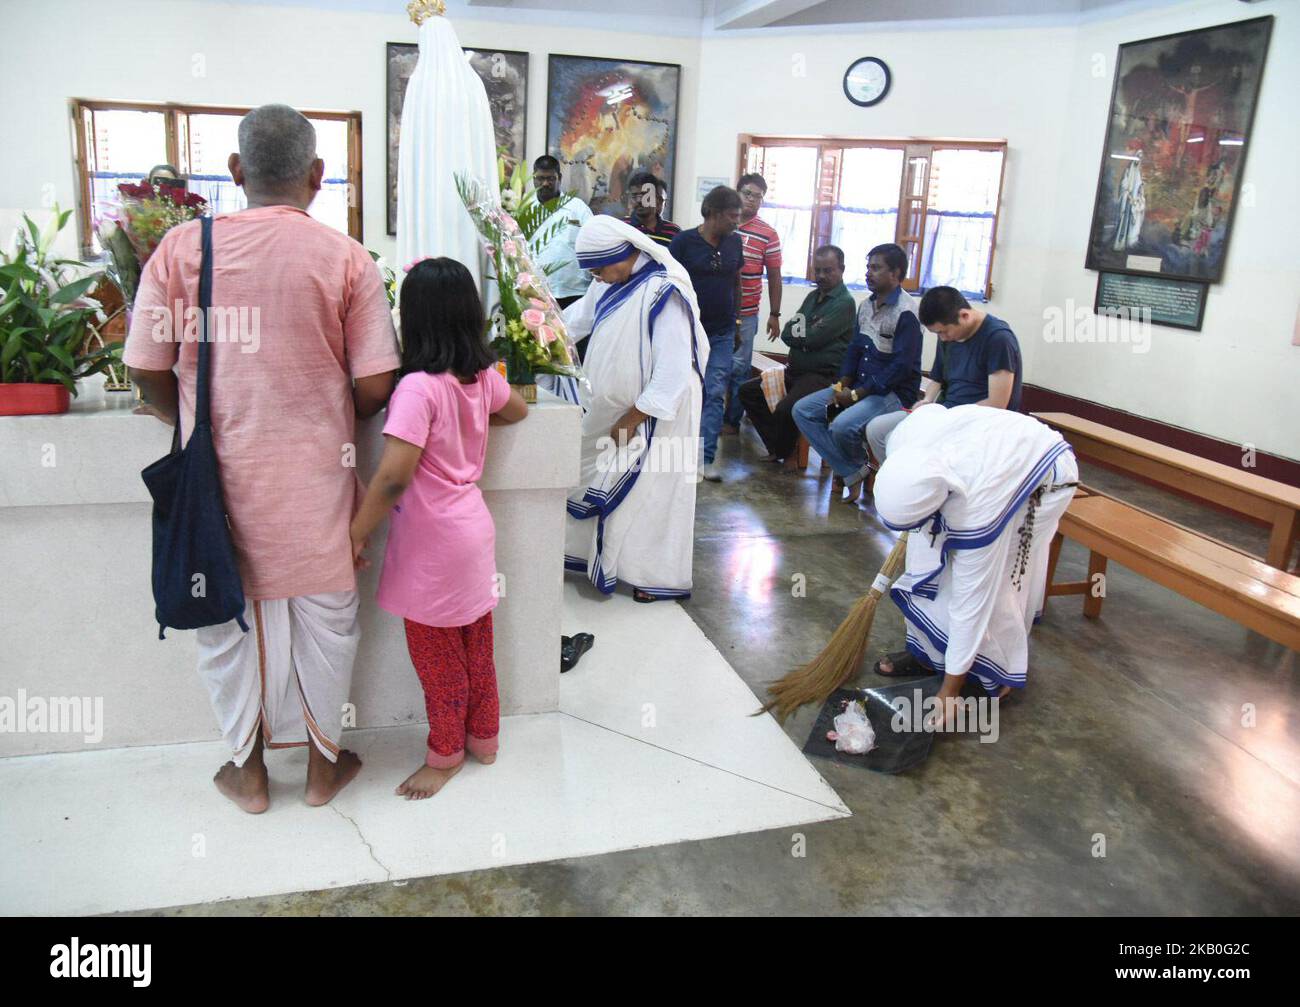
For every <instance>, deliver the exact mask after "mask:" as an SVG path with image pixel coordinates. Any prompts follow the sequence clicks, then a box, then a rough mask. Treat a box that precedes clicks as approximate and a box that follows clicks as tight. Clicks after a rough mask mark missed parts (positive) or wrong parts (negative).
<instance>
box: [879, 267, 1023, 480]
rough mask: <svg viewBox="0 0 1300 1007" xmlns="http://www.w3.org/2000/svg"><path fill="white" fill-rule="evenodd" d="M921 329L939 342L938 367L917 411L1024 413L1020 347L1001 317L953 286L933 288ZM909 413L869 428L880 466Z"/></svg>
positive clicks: (884, 418) (923, 308)
mask: <svg viewBox="0 0 1300 1007" xmlns="http://www.w3.org/2000/svg"><path fill="white" fill-rule="evenodd" d="M919 314H920V317H921V324H922V325H924V326H925V327H926V328H927V329H929V330H930V331H931V332H933V333H934V334H935V335H937V336H938V337H939V346H938V347H937V349H936V350H935V354H934V367H932V368H931V369H930V377H929V380H928V381H927V382H926V386H925V394H924V395H922V396H921V399H920V400H919V401H918V402H917V406H918V407H919V406H922V405H926V404H928V403H931V402H938V401H940V395H941V394H942V402H941V404H942V405H945V406H948V407H949V408H952V407H953V406H967V405H979V406H992V407H993V408H994V409H1010V410H1012V411H1014V412H1019V411H1020V378H1021V372H1022V366H1021V360H1020V343H1019V342H1018V341H1017V340H1016V335H1015V333H1014V332H1012V331H1011V327H1010V326H1009V325H1007V323H1006V322H1004V321H1002V319H1000V318H995V317H994V316H993V315H990V314H987V313H985V312H983V311H980V310H979V309H978V308H972V307H971V306H970V304H969V302H967V300H966V298H964V297H963V296H962V295H961V292H960V291H958V290H955V289H953V288H952V287H932V288H930V289H929V290H927V291H926V292H925V296H924V297H922V298H921V307H920V311H919ZM906 416H907V413H906V412H902V411H896V412H892V413H883V414H881V415H879V416H877V417H876V418H875V419H873V420H872V421H871V422H870V423H869V424H867V443H868V444H869V445H870V446H871V454H872V455H873V456H874V458H875V460H876V464H877V465H879V464H880V463H881V462H883V461H884V460H885V440H886V438H888V437H889V434H890V431H892V430H893V429H894V427H896V426H898V424H900V423H902V422H903V419H904V418H905V417H906Z"/></svg>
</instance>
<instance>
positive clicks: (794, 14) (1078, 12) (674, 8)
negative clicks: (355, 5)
mask: <svg viewBox="0 0 1300 1007" xmlns="http://www.w3.org/2000/svg"><path fill="white" fill-rule="evenodd" d="M460 2H461V3H463V4H464V5H465V6H467V7H468V8H469V9H471V10H485V9H495V10H498V11H501V10H507V9H510V10H529V11H550V12H553V13H561V12H564V13H572V14H598V15H601V16H603V17H606V18H609V17H613V18H614V19H618V18H620V17H628V18H636V19H638V20H641V19H644V18H646V17H656V16H657V17H663V18H665V19H672V20H687V21H695V22H696V23H697V24H698V25H699V27H700V29H701V30H702V31H709V30H712V31H735V30H739V29H747V28H748V29H755V28H809V27H825V26H834V25H868V24H886V23H898V22H912V23H925V22H931V23H933V22H945V21H951V22H955V21H967V20H971V19H978V20H980V21H984V22H987V21H996V20H999V19H1007V20H1025V19H1041V18H1044V17H1049V18H1053V19H1057V20H1060V19H1066V20H1069V19H1080V20H1081V19H1083V18H1085V17H1087V16H1088V15H1089V14H1092V13H1093V12H1096V11H1100V10H1103V9H1106V8H1121V7H1128V8H1139V7H1152V6H1168V5H1170V4H1172V3H1176V2H1178V0H650V2H647V0H460ZM456 5H457V4H456V0H451V2H450V3H449V4H448V6H449V8H454V7H455V6H456Z"/></svg>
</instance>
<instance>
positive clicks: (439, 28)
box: [397, 0, 500, 306]
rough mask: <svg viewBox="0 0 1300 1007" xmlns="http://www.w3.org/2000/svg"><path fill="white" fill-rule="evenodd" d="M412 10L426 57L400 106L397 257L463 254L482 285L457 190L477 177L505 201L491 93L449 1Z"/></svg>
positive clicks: (430, 0)
mask: <svg viewBox="0 0 1300 1007" xmlns="http://www.w3.org/2000/svg"><path fill="white" fill-rule="evenodd" d="M406 9H407V12H408V13H409V14H410V15H411V20H412V21H414V22H415V23H416V24H417V25H419V26H420V59H419V62H418V63H417V64H416V67H415V72H414V73H412V74H411V80H410V83H409V84H408V85H407V88H406V99H405V101H404V102H403V104H402V127H401V139H400V144H399V147H398V154H397V261H398V263H399V264H400V265H406V264H407V263H409V262H412V261H414V260H415V259H422V258H424V257H425V256H430V255H446V256H449V257H451V258H453V259H459V260H460V261H461V262H463V263H464V264H465V266H466V268H468V269H469V271H470V272H471V273H472V274H473V275H474V279H475V281H477V282H478V284H479V289H480V290H482V288H483V282H482V281H483V270H482V268H481V262H482V253H481V240H480V238H479V235H478V231H477V230H475V228H474V222H473V221H472V220H470V217H469V214H468V213H466V212H465V207H464V205H463V204H462V203H461V201H460V196H459V195H458V194H457V192H456V175H458V174H459V175H462V176H464V177H465V178H467V179H476V180H478V181H479V182H481V183H482V184H483V185H485V186H487V188H488V190H489V191H490V192H491V193H492V194H493V196H495V197H496V198H497V199H498V201H499V199H500V185H499V183H498V181H497V151H496V136H495V134H494V133H493V130H492V113H491V110H490V109H489V107H488V98H487V91H486V90H484V88H483V82H482V81H481V80H479V78H478V74H476V73H475V72H474V70H473V68H472V67H471V66H470V65H469V64H468V63H467V62H466V60H465V53H464V51H463V50H462V49H461V46H460V39H458V38H457V37H456V30H455V29H454V28H453V27H452V26H451V22H450V21H448V20H447V18H446V17H445V16H443V14H444V12H445V10H446V5H445V4H444V3H443V0H413V2H412V3H410V4H408V5H407V8H406ZM485 306H486V304H485Z"/></svg>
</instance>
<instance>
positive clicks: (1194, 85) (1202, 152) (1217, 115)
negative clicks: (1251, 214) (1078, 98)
mask: <svg viewBox="0 0 1300 1007" xmlns="http://www.w3.org/2000/svg"><path fill="white" fill-rule="evenodd" d="M1272 29H1273V18H1272V17H1271V16H1269V17H1260V18H1252V19H1251V20H1248V21H1236V22H1233V23H1232V24H1224V25H1217V26H1215V27H1213V28H1201V29H1198V30H1197V31H1188V32H1180V33H1178V34H1174V35H1164V36H1161V37H1160V38H1151V39H1144V40H1142V41H1140V42H1126V43H1124V44H1123V45H1121V46H1120V47H1119V56H1118V59H1117V61H1116V66H1115V82H1114V85H1113V88H1112V91H1111V99H1110V115H1109V119H1108V121H1107V125H1106V140H1105V145H1104V146H1103V148H1102V156H1101V170H1100V174H1099V177H1098V181H1097V198H1096V203H1095V205H1094V207H1093V217H1092V226H1091V229H1090V231H1089V235H1088V257H1087V262H1086V266H1087V268H1088V269H1096V270H1106V271H1109V272H1117V273H1131V274H1146V275H1155V276H1165V277H1170V278H1174V279H1183V280H1200V281H1203V282H1209V283H1217V282H1218V281H1219V279H1220V277H1221V276H1222V275H1223V262H1224V257H1225V255H1226V252H1227V248H1228V236H1229V234H1230V233H1231V230H1232V219H1233V214H1234V212H1235V210H1236V208H1237V202H1238V200H1239V199H1240V197H1241V171H1242V166H1243V165H1244V164H1245V159H1246V149H1247V147H1248V146H1249V145H1250V141H1251V129H1252V126H1253V124H1254V118H1255V103H1256V99H1257V98H1258V96H1259V87H1260V81H1261V79H1262V78H1263V74H1264V57H1265V55H1266V53H1267V52H1268V42H1269V35H1270V34H1271V32H1272Z"/></svg>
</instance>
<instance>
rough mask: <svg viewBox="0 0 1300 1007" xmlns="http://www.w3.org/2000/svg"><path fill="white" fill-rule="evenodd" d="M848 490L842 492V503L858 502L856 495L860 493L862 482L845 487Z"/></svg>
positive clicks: (858, 495)
mask: <svg viewBox="0 0 1300 1007" xmlns="http://www.w3.org/2000/svg"><path fill="white" fill-rule="evenodd" d="M846 488H847V490H848V492H847V493H845V494H844V497H843V500H842V501H841V502H842V503H846V504H852V503H857V502H858V497H860V496H861V495H862V483H860V482H857V483H854V484H853V485H852V486H849V487H846Z"/></svg>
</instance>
